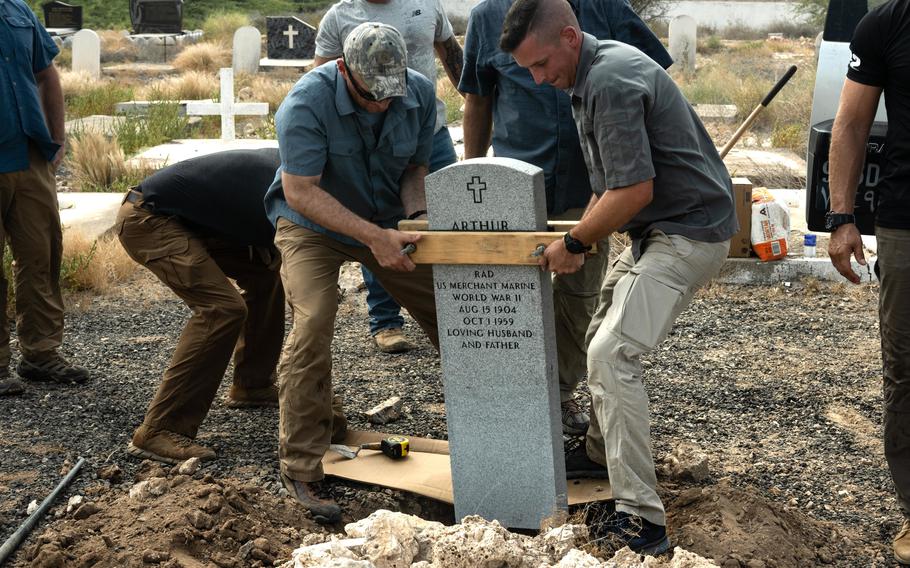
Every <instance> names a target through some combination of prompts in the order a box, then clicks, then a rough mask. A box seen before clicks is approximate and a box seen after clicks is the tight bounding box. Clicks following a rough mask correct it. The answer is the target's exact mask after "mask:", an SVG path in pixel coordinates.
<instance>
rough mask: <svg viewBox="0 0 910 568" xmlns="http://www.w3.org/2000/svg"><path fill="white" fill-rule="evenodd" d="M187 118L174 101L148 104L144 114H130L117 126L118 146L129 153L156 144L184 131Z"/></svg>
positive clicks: (182, 133) (179, 136)
mask: <svg viewBox="0 0 910 568" xmlns="http://www.w3.org/2000/svg"><path fill="white" fill-rule="evenodd" d="M186 124H187V119H186V117H185V116H181V114H180V105H179V104H178V103H176V102H173V103H169V102H161V103H154V104H150V105H149V107H148V114H147V115H146V116H130V117H129V118H128V119H127V120H125V121H124V122H123V123H122V124H120V125H119V126H118V128H117V139H118V140H119V141H120V147H121V148H123V151H124V152H125V153H126V154H127V155H129V154H133V153H135V152H136V151H137V150H139V149H140V148H146V147H149V146H156V145H158V144H162V143H164V142H168V141H170V140H174V139H175V138H181V137H182V136H184V134H185V133H186Z"/></svg>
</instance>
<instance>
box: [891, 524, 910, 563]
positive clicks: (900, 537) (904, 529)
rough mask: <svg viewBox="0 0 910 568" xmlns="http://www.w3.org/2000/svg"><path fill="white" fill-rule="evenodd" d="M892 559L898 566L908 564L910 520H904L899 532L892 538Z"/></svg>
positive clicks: (909, 559)
mask: <svg viewBox="0 0 910 568" xmlns="http://www.w3.org/2000/svg"><path fill="white" fill-rule="evenodd" d="M894 559H895V560H897V561H898V562H899V563H900V564H904V565H907V564H910V519H904V524H903V525H901V530H900V532H899V533H897V536H896V537H894Z"/></svg>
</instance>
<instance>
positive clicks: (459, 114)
mask: <svg viewBox="0 0 910 568" xmlns="http://www.w3.org/2000/svg"><path fill="white" fill-rule="evenodd" d="M436 96H437V97H439V98H440V99H442V102H444V103H445V105H446V122H447V123H448V124H452V123H454V122H461V119H462V118H463V117H464V110H462V109H463V107H464V97H462V96H461V93H459V92H458V90H457V89H456V88H455V87H453V86H452V82H451V81H449V78H448V77H447V76H446V75H445V73H443V74H442V75H441V76H440V78H439V80H438V81H436Z"/></svg>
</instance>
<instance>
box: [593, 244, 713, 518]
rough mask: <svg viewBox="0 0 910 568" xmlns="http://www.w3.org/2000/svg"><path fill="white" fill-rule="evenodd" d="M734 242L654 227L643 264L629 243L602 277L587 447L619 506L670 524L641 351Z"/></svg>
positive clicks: (656, 339)
mask: <svg viewBox="0 0 910 568" xmlns="http://www.w3.org/2000/svg"><path fill="white" fill-rule="evenodd" d="M729 245H730V243H729V241H725V242H722V243H701V242H696V241H692V240H690V239H687V238H685V237H682V236H679V235H670V236H667V235H665V234H663V233H662V232H660V231H655V232H654V233H652V234H651V236H649V237H648V238H647V239H646V241H645V242H644V243H643V245H642V250H643V251H644V252H643V253H642V255H641V257H640V258H639V259H638V262H636V261H635V259H634V258H633V257H632V250H631V248H627V249H626V250H625V251H623V253H622V254H621V255H620V256H619V258H617V259H616V261H615V263H614V265H613V267H612V269H611V270H610V272H609V274H608V275H607V278H606V279H605V280H604V283H603V289H602V291H601V296H600V304H599V306H598V308H597V313H596V314H595V315H594V318H593V319H592V320H591V327H590V329H589V331H588V336H589V338H590V342H589V345H588V386H589V388H590V389H591V400H592V406H593V409H594V412H593V413H592V416H591V426H590V427H589V428H588V435H587V448H586V449H587V453H588V456H589V457H590V458H591V459H592V460H593V461H595V462H597V463H600V464H601V465H604V466H606V468H607V471H608V472H609V474H610V486H611V487H612V489H613V497H614V499H615V500H616V509H617V510H619V511H623V512H626V513H630V514H633V515H637V516H640V517H643V518H645V519H647V520H648V521H650V522H652V523H656V524H659V525H666V518H665V515H664V508H663V504H662V503H661V501H660V497H658V496H657V478H656V476H655V473H654V459H653V457H652V456H651V430H650V417H649V414H648V395H647V393H646V392H645V387H644V384H643V383H642V378H641V361H640V359H639V358H640V357H641V355H642V354H643V353H647V352H648V351H650V350H652V349H654V348H655V347H656V346H657V345H658V344H659V343H660V342H661V341H663V340H664V339H665V338H666V337H667V334H668V333H669V332H670V328H671V327H672V326H673V322H674V321H675V320H676V317H677V316H678V315H679V314H680V312H682V311H683V309H685V307H686V306H687V305H688V304H689V301H690V300H691V299H692V295H693V294H694V293H695V290H697V289H698V288H699V287H700V286H702V285H703V284H705V283H706V282H707V281H708V280H709V279H711V278H712V277H714V275H715V274H717V272H718V271H719V270H720V267H721V265H722V264H723V262H724V259H726V258H727V252H728V250H729Z"/></svg>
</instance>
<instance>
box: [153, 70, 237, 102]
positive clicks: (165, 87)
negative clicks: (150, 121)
mask: <svg viewBox="0 0 910 568" xmlns="http://www.w3.org/2000/svg"><path fill="white" fill-rule="evenodd" d="M219 89H220V87H219V83H218V77H217V76H216V75H213V74H209V73H203V72H200V71H188V72H186V73H183V74H182V75H178V76H176V77H166V78H164V79H159V80H157V81H154V82H152V83H151V84H149V85H147V86H145V87H144V88H142V89H140V91H139V94H138V96H139V98H140V99H141V100H146V101H180V100H188V99H189V100H194V99H212V98H217V97H218V92H219Z"/></svg>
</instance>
